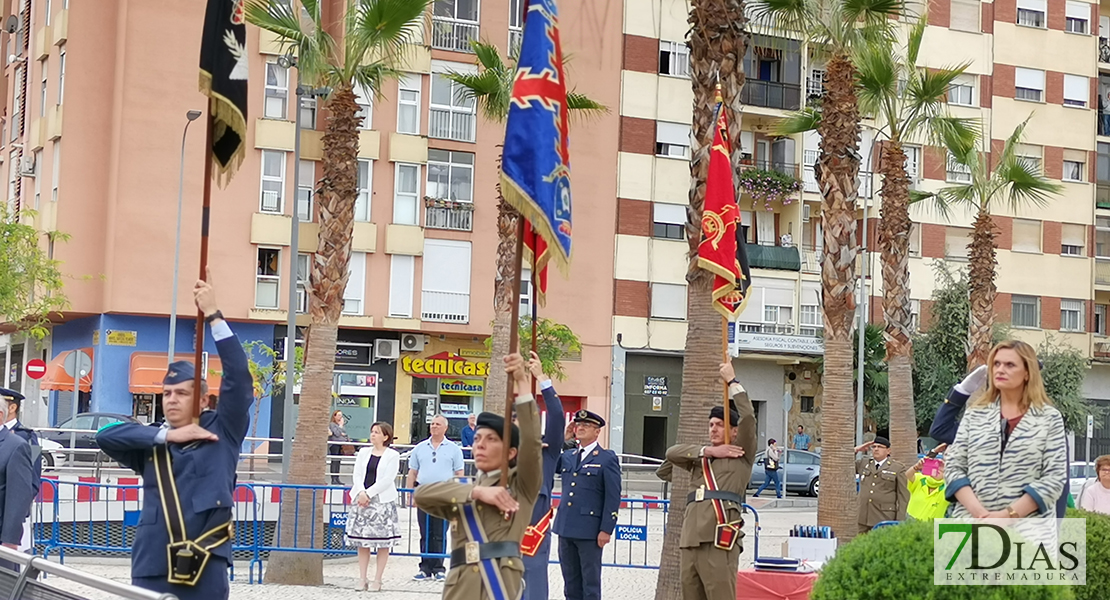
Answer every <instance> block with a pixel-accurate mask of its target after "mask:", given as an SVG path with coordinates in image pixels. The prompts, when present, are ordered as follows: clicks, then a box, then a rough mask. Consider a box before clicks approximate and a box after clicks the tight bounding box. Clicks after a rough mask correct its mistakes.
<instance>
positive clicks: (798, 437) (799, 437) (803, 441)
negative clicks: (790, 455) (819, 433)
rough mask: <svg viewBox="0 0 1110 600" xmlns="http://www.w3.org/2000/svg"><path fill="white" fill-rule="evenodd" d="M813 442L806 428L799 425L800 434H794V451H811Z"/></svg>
mask: <svg viewBox="0 0 1110 600" xmlns="http://www.w3.org/2000/svg"><path fill="white" fill-rule="evenodd" d="M811 443H812V440H811V439H810V437H809V434H808V433H806V428H805V427H803V426H801V425H798V433H795V434H794V449H795V450H809V445H810V444H811Z"/></svg>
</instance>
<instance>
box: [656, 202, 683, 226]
mask: <svg viewBox="0 0 1110 600" xmlns="http://www.w3.org/2000/svg"><path fill="white" fill-rule="evenodd" d="M653 211H654V217H653V220H654V222H656V223H668V224H671V225H685V224H686V206H685V205H683V204H664V203H662V202H656V203H655V206H654V208H653Z"/></svg>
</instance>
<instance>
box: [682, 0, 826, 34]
mask: <svg viewBox="0 0 1110 600" xmlns="http://www.w3.org/2000/svg"><path fill="white" fill-rule="evenodd" d="M818 4H819V3H817V2H813V1H812V0H754V1H752V2H747V3H746V5H745V10H746V12H747V13H748V18H749V23H750V25H751V28H752V31H756V32H761V33H767V34H772V33H774V32H775V31H793V32H797V33H798V34H800V35H802V36H805V37H807V38H809V39H810V41H822V40H823V39H824V38H825V37H826V35H824V32H823V31H820V28H819V27H818V26H817V25H818V24H820V23H821V19H820V18H818V9H819V8H820V7H819V6H818ZM695 10H697V9H696V8H695Z"/></svg>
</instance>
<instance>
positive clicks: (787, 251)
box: [746, 244, 802, 271]
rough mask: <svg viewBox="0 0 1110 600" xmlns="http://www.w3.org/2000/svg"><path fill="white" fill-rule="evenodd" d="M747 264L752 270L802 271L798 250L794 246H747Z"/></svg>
mask: <svg viewBox="0 0 1110 600" xmlns="http://www.w3.org/2000/svg"><path fill="white" fill-rule="evenodd" d="M746 249H747V251H748V264H749V265H751V267H752V268H753V269H757V268H758V269H778V270H782V271H800V270H801V269H802V264H801V259H800V257H799V255H798V249H797V248H796V247H794V246H787V247H783V246H764V245H762V244H748V245H747V247H746Z"/></svg>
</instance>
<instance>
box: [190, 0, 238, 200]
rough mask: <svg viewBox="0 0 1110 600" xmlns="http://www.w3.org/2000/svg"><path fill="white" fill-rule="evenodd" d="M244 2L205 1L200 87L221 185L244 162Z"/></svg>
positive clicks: (229, 0) (232, 0)
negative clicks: (205, 96)
mask: <svg viewBox="0 0 1110 600" xmlns="http://www.w3.org/2000/svg"><path fill="white" fill-rule="evenodd" d="M243 1H244V0H208V9H207V10H206V11H205V13H204V34H203V36H202V37H201V42H200V91H202V92H204V93H205V95H207V96H208V118H209V119H211V120H212V122H211V127H212V148H211V152H212V160H214V161H215V164H214V165H213V166H214V167H216V168H217V169H218V174H217V180H218V181H219V182H220V185H221V186H223V185H224V184H226V183H227V182H228V181H230V180H231V177H232V175H234V174H235V171H236V170H237V169H238V168H239V165H240V164H241V163H242V162H243V157H244V156H245V154H246V145H245V144H244V140H245V139H246V137H247V27H246V18H245V16H244V13H243Z"/></svg>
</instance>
